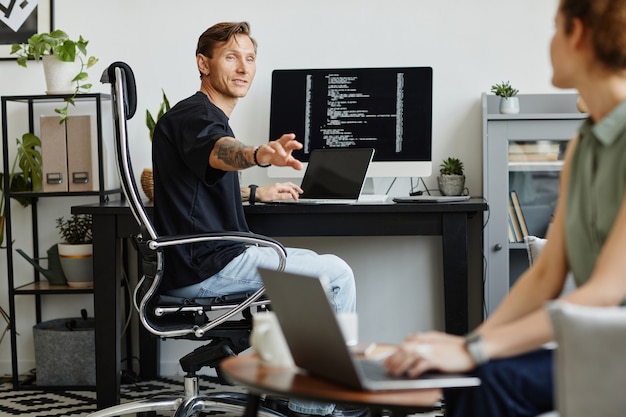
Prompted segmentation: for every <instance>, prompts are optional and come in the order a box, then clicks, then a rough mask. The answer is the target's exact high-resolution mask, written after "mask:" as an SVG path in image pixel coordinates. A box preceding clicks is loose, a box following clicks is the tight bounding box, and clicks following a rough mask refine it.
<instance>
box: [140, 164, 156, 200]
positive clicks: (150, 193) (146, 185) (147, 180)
mask: <svg viewBox="0 0 626 417" xmlns="http://www.w3.org/2000/svg"><path fill="white" fill-rule="evenodd" d="M141 188H142V189H143V192H144V193H146V197H148V200H150V201H153V200H154V179H153V178H152V168H146V169H144V170H143V171H142V172H141Z"/></svg>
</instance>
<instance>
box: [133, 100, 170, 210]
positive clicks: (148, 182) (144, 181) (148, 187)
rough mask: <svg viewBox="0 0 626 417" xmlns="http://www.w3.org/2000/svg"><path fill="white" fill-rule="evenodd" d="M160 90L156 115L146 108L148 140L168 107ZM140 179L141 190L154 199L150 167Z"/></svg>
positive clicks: (142, 173)
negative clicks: (160, 97)
mask: <svg viewBox="0 0 626 417" xmlns="http://www.w3.org/2000/svg"><path fill="white" fill-rule="evenodd" d="M161 92H162V93H163V100H162V101H161V104H160V105H159V111H158V112H157V114H156V117H154V116H152V113H150V110H146V127H147V128H148V132H149V133H150V142H152V136H153V135H154V128H155V127H156V124H157V122H158V121H159V119H160V118H161V116H163V115H164V114H165V112H166V111H168V110H169V109H170V101H169V100H168V99H167V95H166V94H165V91H164V90H163V89H161ZM140 179H141V188H142V189H143V192H144V193H146V196H147V197H148V200H150V201H152V200H153V199H154V178H153V175H152V168H145V169H144V170H143V171H142V172H141V178H140Z"/></svg>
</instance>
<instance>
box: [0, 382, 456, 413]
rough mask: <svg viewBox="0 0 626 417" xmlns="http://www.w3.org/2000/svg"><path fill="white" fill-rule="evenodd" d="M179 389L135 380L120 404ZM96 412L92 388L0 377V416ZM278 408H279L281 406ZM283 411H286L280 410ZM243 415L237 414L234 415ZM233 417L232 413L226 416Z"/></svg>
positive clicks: (206, 389)
mask: <svg viewBox="0 0 626 417" xmlns="http://www.w3.org/2000/svg"><path fill="white" fill-rule="evenodd" d="M199 378H200V391H201V393H202V394H211V393H219V392H225V391H228V392H237V393H245V390H244V389H243V388H241V387H237V386H225V385H219V384H215V383H214V382H213V378H211V377H208V376H200V377H199ZM182 391H183V378H182V377H161V378H157V379H153V380H149V381H139V382H136V383H133V384H123V385H122V387H121V392H120V400H121V402H122V403H127V402H131V401H136V400H141V399H145V398H151V397H157V396H165V397H172V396H178V395H181V394H182ZM94 411H96V393H95V391H57V390H55V391H44V390H42V389H34V390H28V389H25V388H24V387H21V388H20V389H17V390H14V389H13V387H12V385H11V382H10V378H9V379H6V378H5V379H2V380H0V417H9V416H20V417H43V416H46V417H67V416H81V417H82V416H86V415H88V414H89V413H92V412H94ZM281 411H283V410H282V409H281ZM283 412H286V410H284V411H283ZM164 413H165V414H162V413H159V414H156V416H157V417H167V416H171V415H172V413H171V412H164ZM242 414H243V412H242V413H239V414H237V417H239V416H241V415H242ZM444 414H445V412H444V410H443V409H439V410H435V411H432V412H425V413H419V414H415V416H416V417H443V416H444ZM204 415H218V416H221V417H226V413H222V412H219V411H216V412H211V413H210V414H203V416H204ZM228 417H235V416H228Z"/></svg>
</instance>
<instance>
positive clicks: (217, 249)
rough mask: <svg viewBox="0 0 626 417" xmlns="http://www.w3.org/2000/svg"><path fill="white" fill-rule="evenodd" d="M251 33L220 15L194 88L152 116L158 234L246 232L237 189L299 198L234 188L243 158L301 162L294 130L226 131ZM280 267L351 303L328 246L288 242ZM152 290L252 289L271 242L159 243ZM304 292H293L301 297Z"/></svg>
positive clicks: (294, 193)
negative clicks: (161, 265) (276, 134)
mask: <svg viewBox="0 0 626 417" xmlns="http://www.w3.org/2000/svg"><path fill="white" fill-rule="evenodd" d="M256 47H257V45H256V42H255V41H254V39H252V38H251V37H250V28H249V26H248V24H247V23H245V22H241V23H219V24H217V25H214V26H212V27H211V28H209V29H208V30H206V31H205V32H204V33H203V34H202V35H201V36H200V39H199V41H198V47H197V50H196V60H197V65H198V70H199V72H200V79H201V85H200V91H198V92H196V93H195V94H194V95H193V96H191V97H189V98H187V99H184V100H182V101H181V102H179V103H178V104H176V105H175V106H174V107H172V108H171V109H170V110H169V111H168V112H167V113H165V114H164V115H163V116H162V117H161V118H160V119H159V121H158V123H157V125H156V128H155V131H154V139H153V142H152V147H153V148H152V159H153V167H154V213H155V226H156V228H157V231H158V233H159V234H161V235H189V234H195V233H208V232H224V231H241V232H247V231H249V229H248V225H247V223H246V219H245V216H244V212H243V206H242V197H243V198H244V199H246V198H248V199H255V200H257V201H273V200H277V199H296V200H297V199H298V195H299V194H300V193H302V190H301V189H300V187H298V186H297V185H295V184H293V183H290V182H287V183H276V184H272V185H269V186H265V187H258V188H256V189H255V188H253V189H249V188H241V187H240V184H239V176H238V173H237V171H239V170H242V169H246V168H249V167H252V166H261V167H265V166H269V165H270V164H271V165H278V166H290V167H292V168H294V169H302V164H301V163H300V162H299V161H298V160H297V159H295V158H294V157H293V156H292V151H294V150H297V149H300V148H301V147H302V144H301V143H299V142H298V141H297V140H296V138H295V135H294V134H290V133H287V134H284V135H282V136H281V137H280V138H278V139H277V140H274V141H270V142H266V143H265V144H263V145H261V146H248V145H246V144H244V143H243V142H241V141H239V140H237V139H235V135H234V133H233V131H232V130H231V128H230V125H229V122H228V120H229V117H230V115H231V113H232V111H233V110H234V108H235V105H236V104H237V101H238V100H239V98H242V97H244V96H245V95H246V93H247V92H248V89H249V88H250V85H251V83H252V80H253V78H254V75H255V72H256ZM287 253H288V257H287V265H286V268H285V270H286V271H289V272H294V273H300V274H305V275H312V276H320V277H321V276H323V277H325V278H327V279H328V284H329V285H328V286H327V288H328V296H329V299H330V301H331V303H332V304H333V306H334V308H335V311H336V312H338V313H340V312H354V311H355V309H356V289H355V284H354V275H353V273H352V269H351V268H350V267H349V266H348V265H347V264H346V263H345V262H344V261H343V260H342V259H340V258H338V257H337V256H335V255H328V254H325V255H320V254H317V253H315V252H313V251H311V250H307V249H295V248H288V249H287ZM165 264H166V268H165V271H166V273H165V276H164V279H163V283H162V286H161V288H160V290H161V291H162V292H165V293H168V294H171V295H178V296H184V297H212V296H222V295H226V294H233V293H241V292H246V291H254V290H256V289H258V288H260V287H261V286H262V281H261V277H260V276H259V274H258V271H257V268H258V267H264V268H268V269H272V268H274V269H275V268H276V267H277V266H278V259H277V257H276V254H275V252H274V251H273V249H269V248H262V247H257V246H251V247H246V246H244V245H243V244H240V243H235V242H203V243H198V244H194V245H180V246H176V247H174V248H168V249H167V250H166V251H165ZM303 296H305V295H304V294H294V297H303ZM289 409H290V414H293V415H294V416H298V415H300V414H313V415H330V414H332V415H334V416H342V415H343V416H359V415H361V414H363V410H346V409H340V408H336V407H335V406H334V405H333V404H318V403H310V402H297V401H291V402H290V403H289Z"/></svg>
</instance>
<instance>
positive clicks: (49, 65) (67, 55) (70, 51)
mask: <svg viewBox="0 0 626 417" xmlns="http://www.w3.org/2000/svg"><path fill="white" fill-rule="evenodd" d="M88 44H89V41H87V40H85V39H84V38H83V37H82V36H79V38H78V40H77V41H75V40H72V39H70V38H69V36H68V35H67V33H65V32H64V31H62V30H55V31H53V32H50V33H36V34H34V35H33V36H31V37H30V38H29V39H28V43H26V44H19V43H16V44H13V45H12V47H11V54H12V55H16V56H17V63H18V65H21V66H23V67H26V66H27V62H28V60H29V59H34V60H35V61H38V60H40V59H41V60H42V61H43V65H44V74H45V76H46V86H47V91H46V93H48V94H72V96H71V97H70V98H67V99H65V107H63V108H59V109H56V110H55V111H56V112H57V113H58V114H59V115H61V121H62V122H63V121H65V120H66V119H67V110H68V108H69V105H70V104H72V105H74V98H75V97H76V95H77V94H78V93H79V92H80V91H88V90H89V89H90V88H91V84H89V83H86V82H85V80H86V79H87V77H88V74H87V72H86V71H85V69H87V68H91V67H92V66H93V65H94V64H95V63H96V62H98V59H97V58H96V57H94V56H89V57H88V55H87V45H88Z"/></svg>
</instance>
